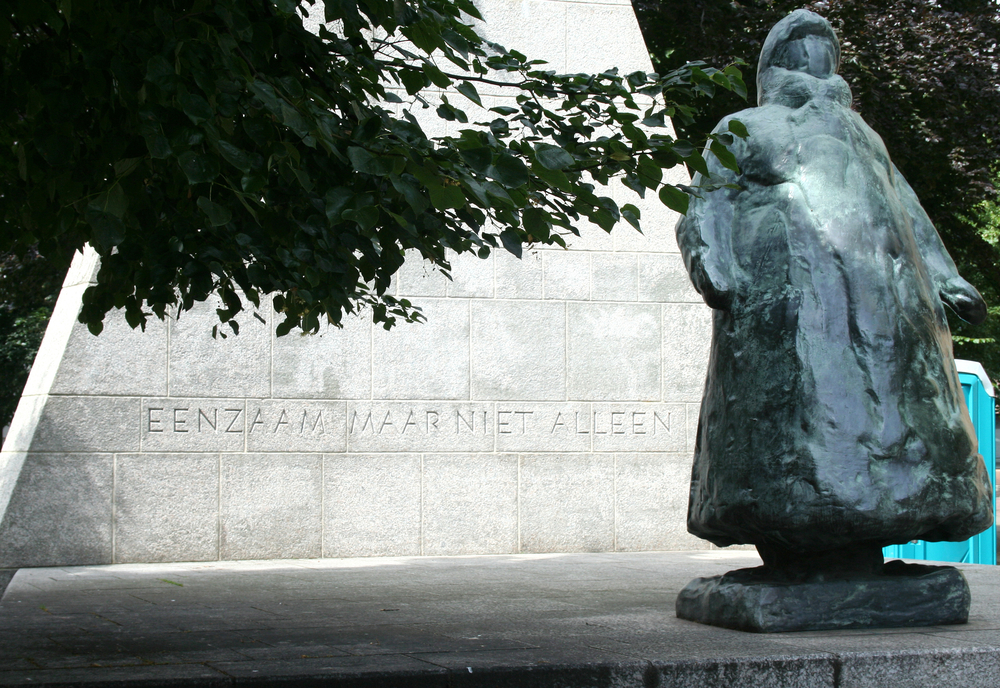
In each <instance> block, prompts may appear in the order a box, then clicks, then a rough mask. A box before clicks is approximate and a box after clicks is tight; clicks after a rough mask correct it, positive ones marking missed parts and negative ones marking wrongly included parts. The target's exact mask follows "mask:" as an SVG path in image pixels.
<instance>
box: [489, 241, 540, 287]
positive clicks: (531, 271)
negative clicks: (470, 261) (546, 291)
mask: <svg viewBox="0 0 1000 688" xmlns="http://www.w3.org/2000/svg"><path fill="white" fill-rule="evenodd" d="M494 256H495V257H494V264H493V267H494V275H495V279H496V297H497V298H498V299H540V298H542V253H541V252H540V251H525V252H524V253H523V254H522V256H521V258H520V259H518V258H516V257H514V256H513V255H511V254H510V253H507V252H506V251H500V250H498V251H496V252H495V254H494Z"/></svg>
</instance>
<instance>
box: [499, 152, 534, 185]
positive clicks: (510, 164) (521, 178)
mask: <svg viewBox="0 0 1000 688" xmlns="http://www.w3.org/2000/svg"><path fill="white" fill-rule="evenodd" d="M489 176H491V177H492V178H493V179H496V180H497V181H498V182H500V183H501V184H503V185H504V186H506V187H507V188H508V189H516V188H517V187H519V186H524V185H525V184H527V183H528V179H529V177H530V175H529V174H528V168H527V166H526V165H525V164H524V163H523V162H521V161H520V160H519V159H517V158H515V157H514V156H513V155H511V154H509V153H501V154H500V156H499V157H498V158H497V161H496V162H495V163H494V164H493V165H491V166H490V172H489Z"/></svg>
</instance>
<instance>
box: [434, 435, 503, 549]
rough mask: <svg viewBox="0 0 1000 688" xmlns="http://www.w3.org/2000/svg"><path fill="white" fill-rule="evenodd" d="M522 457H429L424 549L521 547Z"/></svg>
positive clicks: (485, 455)
mask: <svg viewBox="0 0 1000 688" xmlns="http://www.w3.org/2000/svg"><path fill="white" fill-rule="evenodd" d="M517 460H518V459H517V456H516V455H497V454H444V455H437V456H435V455H429V456H425V457H424V469H423V481H422V485H423V553H424V554H430V555H445V554H509V553H515V552H517Z"/></svg>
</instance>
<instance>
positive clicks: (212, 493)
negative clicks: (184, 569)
mask: <svg viewBox="0 0 1000 688" xmlns="http://www.w3.org/2000/svg"><path fill="white" fill-rule="evenodd" d="M218 558H219V456H218V455H214V454H200V455H198V454H122V455H119V456H118V457H116V468H115V562H116V563H128V562H157V561H212V560H216V559H218Z"/></svg>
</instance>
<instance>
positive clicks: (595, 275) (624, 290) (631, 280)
mask: <svg viewBox="0 0 1000 688" xmlns="http://www.w3.org/2000/svg"><path fill="white" fill-rule="evenodd" d="M590 261H591V268H592V277H591V279H592V282H591V289H592V290H593V292H592V294H591V297H592V300H594V301H635V300H636V299H637V298H638V293H639V291H638V266H637V262H636V255H635V254H634V253H595V254H594V255H593V256H591V258H590Z"/></svg>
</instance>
